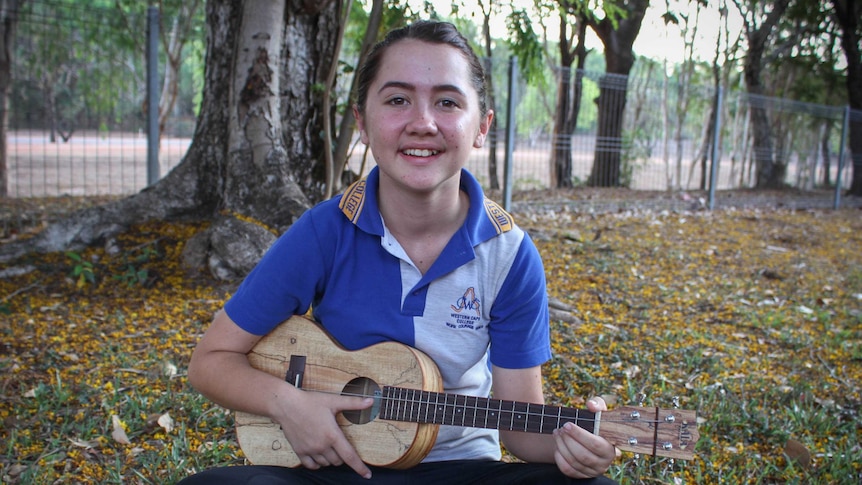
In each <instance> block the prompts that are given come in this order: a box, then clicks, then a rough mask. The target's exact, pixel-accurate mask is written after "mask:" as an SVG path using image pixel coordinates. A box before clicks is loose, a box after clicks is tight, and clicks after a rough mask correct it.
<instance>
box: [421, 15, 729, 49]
mask: <svg viewBox="0 0 862 485" xmlns="http://www.w3.org/2000/svg"><path fill="white" fill-rule="evenodd" d="M418 1H419V3H420V4H421V0H418ZM432 3H433V4H434V6H435V8H436V9H437V11H438V12H439V13H441V14H442V15H448V14H449V13H450V12H451V7H450V6H451V3H452V0H433V1H432ZM464 3H470V2H468V1H465V2H464ZM474 3H475V2H474ZM513 3H515V4H516V5H518V4H523V5H524V6H525V7H526V8H528V7H529V6H530V5H532V3H533V2H532V0H513ZM669 3H670V8H671V9H672V10H673V11H674V12H677V13H683V14H685V13H688V14H689V15H690V17H691V20H692V21H694V11H695V9H694V7H692V6H691V5H690V3H689V2H688V1H678V0H669ZM715 3H716V2H709V4H710V5H709V6H708V7H706V8H704V9H702V11H701V13H700V18H699V20H698V27H697V38H696V39H695V44H694V47H695V57H696V58H697V59H698V60H704V61H711V60H712V57H713V55H714V51H715V41H716V38H717V36H718V35H719V30H720V29H721V28H722V26H721V25H720V24H721V21H720V15H719V13H718V7H717V6H716V5H715ZM464 10H466V11H469V10H470V8H469V6H468V7H466V8H462V14H464V13H466V12H465V11H464ZM476 11H478V7H476ZM528 11H529V8H528ZM664 12H665V2H663V1H661V0H653V2H651V5H650V7H649V8H648V9H647V11H646V16H645V17H644V20H643V24H642V25H641V30H640V33H639V34H638V37H637V39H636V40H635V44H634V51H635V53H636V54H638V55H641V56H644V57H650V58H652V59H655V60H658V61H663V60H667V61H668V62H669V63H679V62H682V60H683V58H684V56H685V52H684V43H683V39H682V36H681V34H680V27H679V26H676V25H673V24H671V25H668V26H666V25H665V23H664V20H662V18H661V16H662V14H664ZM728 17H729V25H730V29H731V35H733V36H736V35H738V34H739V32H740V31H741V28H742V27H741V25H742V20H741V17H740V15H739V11H738V10H736V8H735V7H733V6H730V7H729V8H728ZM680 21H681V20H680ZM681 22H682V21H681ZM557 23H558V22H556V21H554V22H548V27H549V28H551V29H556V27H557ZM536 25H538V24H536ZM491 28H492V30H491V35H492V36H494V35H502V34H503V33H505V28H506V27H505V21H504V19H503V17H502V16H500V17H499V18H496V19H493V18H492V27H491ZM722 35H724V34H722ZM548 38H549V39H556V38H557V33H556V31H554V32H549V34H548ZM724 42H726V39H722V43H724ZM587 46H588V47H590V48H594V49H596V50H598V51H601V50H602V44H601V42H600V41H599V39H598V37H596V35H595V34H594V33H593V32H592V31H589V30H588V34H587Z"/></svg>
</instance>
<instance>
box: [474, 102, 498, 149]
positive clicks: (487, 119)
mask: <svg viewBox="0 0 862 485" xmlns="http://www.w3.org/2000/svg"><path fill="white" fill-rule="evenodd" d="M493 121H494V110H490V109H489V110H488V113H487V114H485V116H483V117H482V119H481V120H480V121H479V132H478V133H476V139H475V140H473V148H482V146H484V145H485V138H486V137H487V136H488V131H489V130H490V129H491V123H492V122H493Z"/></svg>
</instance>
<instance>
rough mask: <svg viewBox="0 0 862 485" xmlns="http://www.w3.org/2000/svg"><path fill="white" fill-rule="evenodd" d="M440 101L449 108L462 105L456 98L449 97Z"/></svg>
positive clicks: (441, 104)
mask: <svg viewBox="0 0 862 485" xmlns="http://www.w3.org/2000/svg"><path fill="white" fill-rule="evenodd" d="M439 103H440V106H442V107H444V108H447V109H455V108H459V107H460V106H461V105H460V104H459V103H458V102H457V101H455V100H454V99H449V98H446V99H441V100H440V101H439Z"/></svg>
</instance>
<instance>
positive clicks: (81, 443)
mask: <svg viewBox="0 0 862 485" xmlns="http://www.w3.org/2000/svg"><path fill="white" fill-rule="evenodd" d="M69 443H72V445H73V446H77V447H78V448H84V449H90V448H97V447H98V446H99V440H89V441H88V440H79V439H72V438H69Z"/></svg>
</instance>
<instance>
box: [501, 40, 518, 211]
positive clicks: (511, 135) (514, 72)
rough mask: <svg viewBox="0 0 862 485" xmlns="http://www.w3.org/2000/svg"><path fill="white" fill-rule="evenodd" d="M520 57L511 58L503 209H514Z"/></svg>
mask: <svg viewBox="0 0 862 485" xmlns="http://www.w3.org/2000/svg"><path fill="white" fill-rule="evenodd" d="M517 66H518V57H517V56H512V57H510V58H509V87H508V95H509V99H508V101H507V106H506V157H505V159H504V161H503V209H505V210H506V211H511V210H512V170H513V167H512V153H513V152H514V151H515V86H516V85H517V84H518V69H517Z"/></svg>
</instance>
